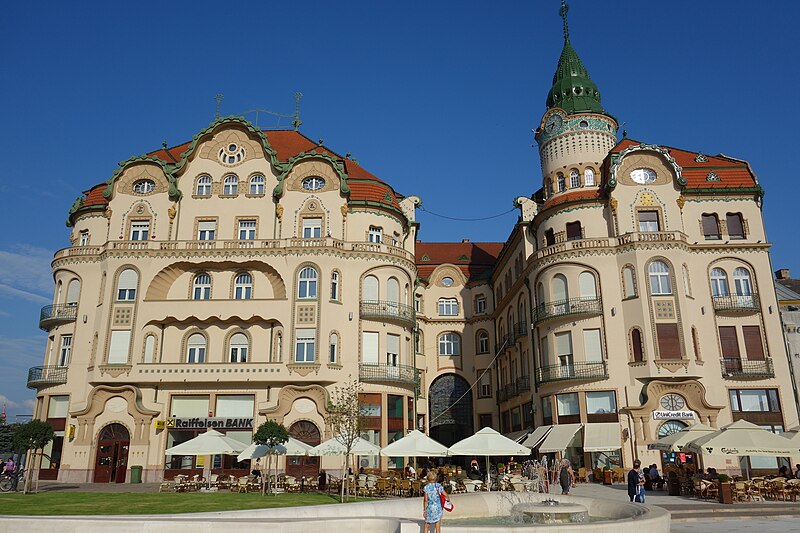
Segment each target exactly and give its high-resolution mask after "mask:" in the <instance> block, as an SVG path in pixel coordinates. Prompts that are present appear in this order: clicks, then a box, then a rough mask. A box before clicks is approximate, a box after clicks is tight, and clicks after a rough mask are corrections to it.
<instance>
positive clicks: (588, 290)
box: [578, 272, 597, 300]
mask: <svg viewBox="0 0 800 533" xmlns="http://www.w3.org/2000/svg"><path fill="white" fill-rule="evenodd" d="M578 286H579V287H580V290H581V298H582V299H584V300H594V299H595V298H597V285H596V283H595V278H594V274H592V273H591V272H581V275H580V276H578Z"/></svg>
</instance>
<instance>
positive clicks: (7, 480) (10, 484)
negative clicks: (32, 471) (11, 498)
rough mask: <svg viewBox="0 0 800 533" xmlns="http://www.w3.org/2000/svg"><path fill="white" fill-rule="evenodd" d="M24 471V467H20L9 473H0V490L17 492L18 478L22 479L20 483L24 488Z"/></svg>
mask: <svg viewBox="0 0 800 533" xmlns="http://www.w3.org/2000/svg"><path fill="white" fill-rule="evenodd" d="M24 473H25V469H24V468H20V469H19V470H18V471H16V472H12V473H11V474H8V473H5V472H4V473H3V474H2V475H0V492H17V491H18V490H19V481H20V479H21V480H22V485H23V488H24V486H25V478H24V477H23V475H24Z"/></svg>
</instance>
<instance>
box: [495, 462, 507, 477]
mask: <svg viewBox="0 0 800 533" xmlns="http://www.w3.org/2000/svg"><path fill="white" fill-rule="evenodd" d="M505 471H506V465H505V464H504V463H497V473H498V474H502V473H503V472H505Z"/></svg>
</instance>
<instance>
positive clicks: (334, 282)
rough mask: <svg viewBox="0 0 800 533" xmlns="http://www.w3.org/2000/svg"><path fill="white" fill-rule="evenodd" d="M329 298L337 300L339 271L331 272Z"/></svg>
mask: <svg viewBox="0 0 800 533" xmlns="http://www.w3.org/2000/svg"><path fill="white" fill-rule="evenodd" d="M331 300H332V301H334V302H338V301H339V273H338V272H336V271H334V272H332V273H331Z"/></svg>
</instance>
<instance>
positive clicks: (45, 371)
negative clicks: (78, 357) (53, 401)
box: [28, 366, 67, 389]
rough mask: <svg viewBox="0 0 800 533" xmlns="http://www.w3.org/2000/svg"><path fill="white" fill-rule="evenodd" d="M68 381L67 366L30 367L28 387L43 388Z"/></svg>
mask: <svg viewBox="0 0 800 533" xmlns="http://www.w3.org/2000/svg"><path fill="white" fill-rule="evenodd" d="M66 382H67V367H65V366H34V367H31V368H29V369H28V388H29V389H41V388H42V387H49V386H52V385H63V384H64V383H66Z"/></svg>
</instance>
